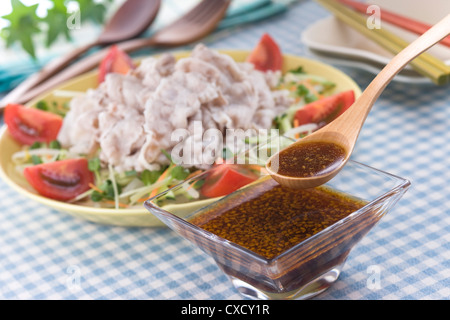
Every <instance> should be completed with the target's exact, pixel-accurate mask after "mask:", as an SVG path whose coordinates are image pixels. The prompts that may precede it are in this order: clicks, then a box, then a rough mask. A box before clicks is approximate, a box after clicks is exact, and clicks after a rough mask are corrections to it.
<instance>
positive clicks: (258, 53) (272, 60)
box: [247, 33, 283, 71]
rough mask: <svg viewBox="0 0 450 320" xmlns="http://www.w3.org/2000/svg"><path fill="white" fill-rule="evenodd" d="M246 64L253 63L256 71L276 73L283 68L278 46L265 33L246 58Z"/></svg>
mask: <svg viewBox="0 0 450 320" xmlns="http://www.w3.org/2000/svg"><path fill="white" fill-rule="evenodd" d="M247 62H250V63H253V65H254V66H255V69H257V70H261V71H267V70H272V71H277V70H281V68H282V66H283V56H282V54H281V50H280V47H279V46H278V44H277V43H276V42H275V41H274V40H273V39H272V37H271V36H270V35H269V34H267V33H265V34H263V36H262V37H261V39H260V40H259V42H258V44H257V45H256V47H255V48H254V49H253V51H252V52H251V53H250V55H249V56H248V57H247Z"/></svg>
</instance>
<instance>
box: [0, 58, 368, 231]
mask: <svg viewBox="0 0 450 320" xmlns="http://www.w3.org/2000/svg"><path fill="white" fill-rule="evenodd" d="M221 52H223V53H226V54H228V55H230V56H231V57H233V59H235V60H236V61H244V60H245V58H246V57H247V55H248V51H237V50H223V51H221ZM189 54H190V53H189V52H180V53H175V56H176V57H177V58H182V57H186V56H188V55H189ZM299 66H303V68H304V70H305V71H306V72H307V73H308V74H314V75H319V76H323V77H325V78H326V79H328V80H330V81H332V82H334V83H336V87H335V89H334V90H335V91H336V92H339V91H344V90H350V89H353V90H354V91H355V95H356V96H359V95H360V94H361V90H360V88H359V86H358V85H357V84H356V83H355V82H354V81H353V80H352V79H351V78H350V77H348V76H347V75H346V74H344V73H343V72H341V71H339V70H337V69H335V68H333V67H331V66H329V65H326V64H324V63H321V62H318V61H314V60H310V59H306V58H301V57H296V56H291V55H285V56H284V62H283V72H286V71H288V70H291V69H294V68H297V67H299ZM96 86H97V71H92V72H89V73H86V74H84V75H81V76H79V77H77V78H75V79H73V80H71V81H69V82H67V83H65V84H63V85H61V86H60V87H59V88H57V90H71V91H86V90H87V89H89V88H95V87H96ZM40 100H47V101H49V102H50V101H56V102H58V103H64V102H66V101H68V100H69V98H62V97H56V96H53V94H52V92H48V93H46V94H43V95H41V96H39V97H37V98H36V99H34V100H33V101H30V103H28V104H27V106H29V107H33V106H34V105H35V104H36V103H37V102H38V101H40ZM20 149H21V146H20V145H19V144H18V143H16V142H15V141H14V140H13V139H12V138H11V136H10V135H9V133H8V132H7V130H6V126H3V128H2V129H1V131H0V150H1V153H0V176H1V177H2V178H3V180H4V181H6V183H8V184H9V185H10V186H11V187H12V188H14V189H15V190H17V191H18V192H19V193H21V194H23V195H25V196H26V197H27V198H30V199H32V200H35V201H37V202H39V203H42V204H44V205H47V206H49V207H51V208H53V209H56V210H59V211H62V212H66V213H69V214H71V215H74V216H76V217H79V218H81V219H85V220H88V221H91V222H95V223H101V224H108V225H117V226H127V227H131V226H139V227H155V226H162V225H163V224H162V223H161V222H160V221H159V220H158V219H157V218H155V217H154V216H153V215H152V214H150V213H149V212H148V211H147V210H146V209H145V208H144V207H142V208H134V209H119V210H116V209H108V208H95V207H89V206H83V205H76V204H69V203H65V202H61V201H56V200H52V199H48V198H45V197H42V196H40V195H38V194H37V193H36V191H35V190H33V188H31V187H30V185H29V184H28V183H27V181H26V180H25V179H24V177H23V176H22V175H21V174H20V173H18V172H17V171H16V170H15V169H14V164H13V163H12V160H11V157H12V155H13V154H14V153H15V152H17V151H19V150H20ZM206 201H208V200H206ZM204 203H205V201H196V202H192V203H189V204H183V205H173V206H172V207H171V208H170V212H177V214H179V215H181V216H183V215H186V214H188V213H190V212H192V211H193V210H195V209H196V208H199V207H200V206H201V205H204ZM23 214H32V212H30V213H23Z"/></svg>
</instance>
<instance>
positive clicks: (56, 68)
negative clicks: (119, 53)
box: [1, 42, 97, 107]
mask: <svg viewBox="0 0 450 320" xmlns="http://www.w3.org/2000/svg"><path fill="white" fill-rule="evenodd" d="M96 44H97V43H96V42H93V43H89V44H86V45H84V46H81V47H79V48H76V49H74V50H72V51H71V52H70V53H68V54H67V55H64V56H62V57H60V58H57V59H55V60H53V61H51V62H49V63H48V64H47V65H45V66H44V68H42V69H41V70H40V71H39V72H37V73H35V74H33V75H31V76H29V77H28V78H27V79H26V80H25V81H23V82H22V83H21V84H19V85H18V86H17V87H16V88H14V89H13V90H12V91H11V92H10V93H8V94H7V95H6V96H5V97H4V98H3V99H2V101H1V104H2V107H4V106H5V105H6V104H8V103H22V102H23V100H22V97H23V96H24V94H26V92H28V91H29V90H31V89H32V88H34V87H36V86H37V85H39V84H40V83H42V82H43V81H45V80H47V79H49V78H50V77H52V76H54V75H55V74H56V73H58V72H60V71H61V70H62V69H64V68H65V67H66V66H67V65H69V63H70V62H72V61H73V60H75V59H76V58H77V57H78V56H80V55H82V54H83V53H85V52H86V51H88V50H89V49H91V48H92V47H94V46H95V45H96Z"/></svg>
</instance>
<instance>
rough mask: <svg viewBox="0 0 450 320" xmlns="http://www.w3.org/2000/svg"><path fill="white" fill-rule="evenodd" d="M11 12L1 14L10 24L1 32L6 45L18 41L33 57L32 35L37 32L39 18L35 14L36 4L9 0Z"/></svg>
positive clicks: (38, 29) (38, 30) (8, 45)
mask: <svg viewBox="0 0 450 320" xmlns="http://www.w3.org/2000/svg"><path fill="white" fill-rule="evenodd" d="M11 6H12V10H13V11H12V12H11V13H10V14H8V15H4V16H2V18H3V19H5V20H8V21H9V23H10V25H9V26H8V27H7V28H5V30H4V32H2V34H3V36H4V37H5V38H6V46H7V47H10V46H11V45H12V44H13V43H15V42H20V44H21V45H22V48H23V49H24V50H25V51H26V52H27V53H28V54H29V55H31V56H32V57H33V58H36V54H35V49H34V43H33V39H32V37H33V35H34V34H37V33H39V32H40V31H41V30H40V28H39V21H40V18H39V17H38V16H37V15H36V9H37V6H38V4H35V5H32V6H25V5H24V4H23V3H22V2H20V1H19V0H11Z"/></svg>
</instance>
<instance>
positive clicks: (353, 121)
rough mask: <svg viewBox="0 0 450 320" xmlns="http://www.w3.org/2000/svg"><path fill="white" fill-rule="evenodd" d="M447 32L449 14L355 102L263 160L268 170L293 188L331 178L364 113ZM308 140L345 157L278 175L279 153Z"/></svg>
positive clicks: (342, 161)
mask: <svg viewBox="0 0 450 320" xmlns="http://www.w3.org/2000/svg"><path fill="white" fill-rule="evenodd" d="M449 34H450V14H449V15H447V16H446V17H445V18H444V19H442V20H441V21H439V22H438V23H437V24H436V25H434V26H433V27H432V28H430V29H429V30H428V31H427V32H425V33H424V34H423V35H422V36H420V37H419V38H417V39H416V40H415V41H413V42H412V43H411V44H410V45H408V46H407V47H406V48H404V49H403V50H402V51H400V52H399V53H398V54H397V55H396V56H395V57H394V58H393V59H392V60H391V61H390V62H389V63H388V64H387V65H386V66H385V67H384V68H383V70H381V72H380V73H379V74H378V75H377V76H376V77H375V79H374V80H373V81H372V82H371V83H370V84H369V86H368V87H367V88H366V90H364V92H363V93H362V94H361V96H360V97H359V98H358V99H357V100H356V101H355V103H354V104H353V105H352V106H351V107H350V108H348V109H347V110H346V111H345V112H344V113H343V114H342V115H340V116H339V117H338V118H337V119H335V120H334V121H332V122H331V123H329V124H328V125H326V126H325V127H323V128H321V129H319V130H317V131H316V132H314V133H312V134H310V135H309V136H307V137H305V138H302V139H300V140H298V141H297V142H295V143H294V144H292V145H290V146H289V147H288V148H286V149H284V150H282V151H280V152H279V153H276V154H274V155H273V156H272V157H271V158H269V160H268V161H267V163H266V169H267V171H268V173H269V174H270V175H271V176H272V178H273V179H274V180H276V181H277V182H278V183H280V184H281V185H284V186H286V187H289V188H294V189H306V188H313V187H317V186H319V185H322V184H324V183H326V182H327V181H329V180H331V179H332V178H333V177H334V176H336V175H337V174H338V173H339V171H340V170H341V169H342V168H343V167H344V166H345V164H346V163H347V161H348V160H349V158H350V156H351V154H352V152H353V148H354V146H355V143H356V140H357V139H358V135H359V132H360V131H361V128H362V126H363V124H364V122H365V120H366V118H367V115H368V114H369V112H370V110H371V108H372V106H373V104H374V103H375V101H376V100H377V99H378V97H379V96H380V94H381V93H382V92H383V90H384V89H385V88H386V86H387V85H388V84H389V82H390V81H391V80H392V79H393V78H394V76H395V75H396V74H397V73H399V72H400V71H401V70H402V69H403V68H404V67H405V66H406V65H407V64H408V63H409V62H410V61H411V60H413V59H414V58H415V57H417V56H418V55H419V54H421V53H422V52H424V51H425V50H427V49H428V48H430V47H431V46H433V45H434V44H436V43H437V42H439V41H440V40H442V39H443V38H445V37H446V36H448V35H449ZM308 143H328V144H330V143H331V144H335V145H337V146H340V147H341V148H342V149H343V151H344V156H343V157H342V158H341V159H339V162H338V163H336V162H333V167H330V168H328V169H329V170H327V168H324V170H322V171H321V172H318V173H314V172H312V173H311V174H309V175H304V176H292V175H286V174H281V173H280V169H283V167H282V166H283V165H286V163H287V162H282V161H280V156H284V155H287V154H288V153H292V152H294V150H295V149H298V148H301V147H302V146H305V145H306V144H308ZM319 157H320V154H318V153H316V154H313V155H312V156H311V157H310V159H312V162H317V161H319V160H320V158H319Z"/></svg>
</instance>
